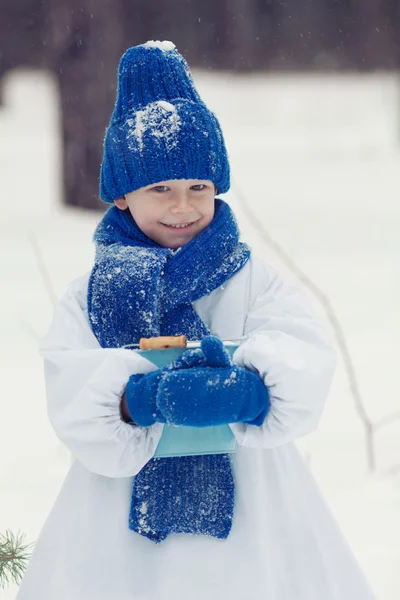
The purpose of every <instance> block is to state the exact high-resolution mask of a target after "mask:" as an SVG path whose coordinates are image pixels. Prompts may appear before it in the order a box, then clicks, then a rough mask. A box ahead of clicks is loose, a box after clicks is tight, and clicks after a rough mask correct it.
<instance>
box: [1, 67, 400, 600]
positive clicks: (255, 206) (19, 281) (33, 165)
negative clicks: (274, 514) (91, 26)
mask: <svg viewBox="0 0 400 600" xmlns="http://www.w3.org/2000/svg"><path fill="white" fill-rule="evenodd" d="M196 80H197V83H198V86H199V88H200V91H201V92H202V93H203V95H204V97H205V99H206V101H207V102H208V104H209V105H210V106H211V107H212V108H213V109H214V110H215V111H216V112H217V114H218V116H219V117H220V120H221V122H222V125H223V129H224V132H225V136H226V139H227V144H228V148H229V150H230V156H231V162H232V171H233V178H234V181H233V188H232V191H231V192H230V193H229V195H228V199H229V201H230V202H231V204H232V206H233V208H234V210H235V211H236V212H237V215H238V218H239V222H240V225H241V229H242V232H243V237H244V239H245V240H246V241H248V242H249V243H250V244H251V246H252V247H253V249H254V251H255V252H257V253H258V254H260V255H261V256H263V257H264V258H265V260H266V261H268V262H270V263H272V264H274V265H275V266H278V267H279V268H282V269H284V270H285V271H288V270H289V268H288V265H287V263H285V262H284V261H283V259H282V255H281V253H280V251H279V250H278V247H277V245H279V246H280V247H281V248H282V249H283V250H284V251H285V252H286V253H287V254H288V255H290V257H291V258H292V260H293V261H294V262H295V263H296V265H297V268H298V269H300V270H301V271H302V272H303V273H304V274H305V275H306V276H307V277H308V278H310V279H311V280H312V281H313V282H314V284H315V285H316V286H318V288H319V289H320V290H321V291H322V292H323V293H324V294H325V295H326V297H328V298H329V300H330V303H331V305H332V308H333V310H334V311H335V314H336V316H337V318H338V319H339V322H340V325H341V327H342V329H343V332H344V335H345V339H346V342H347V346H348V349H349V352H350V356H351V359H352V361H353V363H354V367H355V372H356V377H357V380H358V385H359V389H360V393H361V395H362V399H363V402H364V404H365V408H366V410H367V412H368V414H369V416H370V418H371V419H372V420H373V421H378V420H379V419H380V418H382V417H385V416H386V415H388V414H390V413H393V412H395V411H396V410H397V411H399V398H400V382H399V375H398V373H399V371H398V360H399V359H400V316H399V308H398V307H399V300H400V277H399V275H400V269H399V264H400V261H399V258H400V235H399V233H400V202H399V194H400V178H399V173H400V168H399V166H400V118H399V117H400V82H399V80H398V79H396V77H394V76H393V75H385V74H382V75H373V76H361V75H352V76H343V77H339V76H332V77H321V76H319V77H317V76H306V77H304V76H285V77H279V76H273V77H268V78H267V77H265V76H264V77H263V76H257V77H254V76H253V77H250V76H241V77H235V76H232V75H225V74H218V75H216V76H211V75H209V74H204V73H198V74H197V75H196ZM4 84H5V87H4V100H5V102H6V105H5V106H4V107H3V108H2V109H0V181H1V196H2V210H1V218H0V269H1V276H0V280H1V296H0V303H1V304H0V305H1V312H0V332H1V338H0V340H1V341H0V359H1V389H2V400H1V410H0V457H1V458H0V461H1V469H0V531H3V530H5V529H6V528H11V529H13V530H18V529H21V530H23V531H25V532H26V533H27V537H28V539H29V540H32V541H33V540H35V539H36V538H37V536H38V533H39V531H40V528H41V526H42V524H43V522H44V520H45V518H46V515H47V514H48V512H49V510H50V508H51V506H52V503H53V501H54V499H55V496H56V494H57V492H58V489H59V487H60V485H61V483H62V481H63V478H64V476H65V473H66V471H67V469H68V467H69V462H70V457H69V454H68V452H67V451H66V450H65V449H64V448H63V447H62V446H61V444H60V443H59V442H58V440H57V439H56V437H55V435H54V434H53V432H52V430H51V428H50V425H49V424H48V422H47V419H46V407H45V395H44V382H43V377H42V367H41V361H40V358H39V357H38V354H37V344H38V339H39V338H40V336H42V335H43V333H44V332H45V330H46V328H47V327H48V325H49V322H50V319H51V315H52V297H53V295H54V296H55V297H60V296H61V295H62V294H63V291H64V290H65V287H66V285H67V284H68V282H69V281H70V280H71V279H72V278H74V277H76V276H78V275H80V274H82V273H83V272H85V271H87V270H89V269H90V266H91V262H92V257H93V250H92V245H91V234H92V231H93V229H94V227H95V224H96V222H97V220H98V217H99V215H96V214H92V213H89V212H86V211H79V210H71V209H65V208H62V207H61V206H60V197H61V184H60V141H59V133H58V127H59V114H58V108H57V106H58V104H57V90H56V88H55V85H54V82H53V81H52V80H51V79H49V78H48V77H47V76H46V75H45V74H40V73H35V72H33V73H32V72H30V73H29V72H25V73H24V72H19V73H15V74H12V75H11V76H10V77H9V78H8V79H7V81H5V82H4ZM268 236H269V237H268ZM270 238H272V242H271V239H270ZM43 261H44V263H45V268H44V266H43ZM46 272H48V274H49V277H50V281H51V283H50V284H49V283H47V280H46V276H45V273H46ZM306 292H307V293H308V294H309V295H310V298H311V299H312V301H313V302H314V304H315V307H316V308H317V310H318V311H320V313H321V315H322V316H323V318H325V319H326V320H327V326H328V327H330V321H328V319H327V316H326V315H325V313H324V311H323V308H322V305H321V303H320V301H319V299H318V297H317V296H316V295H314V294H313V292H312V291H311V290H310V289H306ZM375 442H376V444H375V451H376V460H377V466H376V471H375V472H374V473H373V474H370V473H368V470H367V462H366V453H365V438H364V429H363V427H362V425H361V422H360V420H359V418H358V416H357V412H356V410H355V404H354V399H353V395H352V393H351V390H350V385H349V379H348V377H347V374H346V370H345V368H344V363H343V360H341V361H340V364H339V368H338V371H337V376H336V379H335V383H334V386H333V388H332V393H331V396H330V399H329V402H328V406H327V409H326V411H325V414H324V417H323V420H322V423H321V425H320V428H319V429H318V431H317V432H316V433H315V434H313V435H311V436H308V437H307V438H305V439H304V440H301V441H300V442H299V446H300V448H301V450H302V451H303V452H304V454H305V456H306V457H307V460H308V462H309V465H310V468H311V469H312V471H313V473H314V475H315V477H316V478H317V480H318V482H319V484H320V486H321V488H322V490H323V492H324V494H325V496H326V498H327V500H328V503H329V504H330V506H331V509H332V511H333V513H334V514H335V516H336V519H337V520H338V521H339V524H340V526H341V528H342V530H343V531H344V533H345V535H346V536H347V538H348V540H349V543H350V545H351V547H352V548H353V551H354V552H355V554H356V556H357V558H358V560H359V562H360V564H361V565H362V567H363V569H364V570H365V572H366V574H367V576H368V578H369V581H370V583H371V585H372V587H373V589H374V590H375V592H376V595H377V598H378V600H398V599H399V597H400V542H399V540H400V419H398V420H397V421H394V422H393V423H392V424H390V425H388V426H386V427H384V428H382V429H381V430H380V431H379V432H378V433H377V435H376V439H375ZM0 597H1V598H2V600H13V599H14V598H15V588H9V589H8V590H5V591H0ZM39 597H40V591H38V598H39ZM293 600H295V599H293ZM321 600H323V599H322V598H321ZM354 600H357V599H354Z"/></svg>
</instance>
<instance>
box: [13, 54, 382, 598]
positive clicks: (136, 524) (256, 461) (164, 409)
mask: <svg viewBox="0 0 400 600" xmlns="http://www.w3.org/2000/svg"><path fill="white" fill-rule="evenodd" d="M228 188H229V164H228V158H227V153H226V149H225V145H224V139H223V136H222V132H221V129H220V126H219V123H218V121H217V119H216V117H215V116H214V115H213V114H212V113H211V112H210V111H209V110H208V109H207V107H206V106H205V104H204V103H203V102H202V100H201V98H200V97H199V94H198V92H197V91H196V89H195V87H194V85H193V81H192V78H191V75H190V72H189V68H188V66H187V64H186V62H185V60H184V59H183V57H182V56H181V55H180V54H179V53H178V52H177V50H176V49H175V47H174V45H173V44H171V43H170V42H148V43H147V44H144V45H141V46H137V47H134V48H130V49H129V50H128V51H127V52H126V53H125V54H124V56H123V57H122V59H121V62H120V65H119V77H118V97H117V101H116V105H115V109H114V112H113V115H112V118H111V123H110V126H109V128H108V130H107V133H106V138H105V141H104V158H103V163H102V168H101V181H100V193H101V198H102V199H103V200H104V201H105V202H108V203H109V204H111V205H112V206H111V207H110V208H109V210H108V211H107V212H106V214H105V215H104V217H103V219H102V220H101V222H100V224H99V226H98V228H97V230H96V233H95V238H94V239H95V243H96V261H95V265H94V267H93V270H92V272H91V273H90V275H88V276H85V277H81V278H80V279H78V280H76V281H75V282H73V283H72V284H71V286H70V288H69V290H68V292H67V294H66V296H65V297H64V298H63V300H62V301H61V302H60V304H59V305H58V307H57V309H56V313H55V316H54V320H53V324H52V326H51V328H50V331H49V333H48V334H47V336H46V338H45V340H44V341H43V344H42V353H43V356H44V360H45V375H46V384H47V393H48V410H49V417H50V421H51V423H52V425H53V426H54V428H55V431H56V432H57V434H58V436H59V437H60V439H61V440H62V441H63V442H64V443H65V445H66V446H67V447H68V448H69V449H70V451H71V452H72V454H73V456H74V458H75V459H76V460H75V462H74V464H73V465H72V467H71V469H70V471H69V473H68V475H67V478H66V481H65V483H64V486H63V488H62V490H61V492H60V495H59V497H58V499H57V501H56V503H55V506H54V508H53V510H52V512H51V514H50V516H49V518H48V520H47V522H46V524H45V526H44V528H43V531H42V533H41V536H40V538H39V540H38V542H37V545H36V549H35V552H34V555H33V557H32V560H31V563H30V565H29V568H28V570H27V573H26V575H25V578H24V581H23V583H22V586H21V588H20V592H19V595H18V600H32V599H35V598H40V600H91V599H93V600H94V599H95V600H111V599H115V600H134V599H138V600H139V599H141V600H170V599H173V600H184V599H185V600H188V599H189V600H205V599H206V598H208V599H210V600H212V599H214V598H215V599H218V600H224V599H226V600H235V599H238V600H239V599H240V600H243V599H246V600H256V599H257V600H258V599H261V598H265V599H266V600H368V599H369V600H370V599H372V593H371V592H370V591H369V589H368V586H367V584H366V583H365V581H364V579H363V576H362V574H361V573H360V571H359V569H358V567H357V565H356V564H355V562H354V559H353V557H352V556H351V553H350V552H349V550H348V548H347V545H346V543H345V541H344V540H343V539H342V537H341V534H340V532H339V531H338V529H337V526H336V525H335V523H334V521H333V520H332V517H331V516H330V513H329V511H328V509H327V508H326V506H325V504H324V502H323V500H322V498H321V497H320V494H319V491H318V489H317V488H316V485H315V483H314V481H313V480H312V478H311V476H310V474H309V473H308V471H307V469H306V467H305V465H304V463H303V461H302V459H301V457H300V455H299V453H298V452H297V450H296V449H295V447H294V445H293V443H292V442H293V441H294V440H295V439H296V438H298V437H300V436H303V435H305V434H307V433H309V432H310V431H312V430H313V429H315V427H316V426H317V424H318V421H319V418H320V415H321V412H322V410H323V407H324V403H325V400H326V397H327V395H328V391H329V387H330V384H331V380H332V374H333V370H334V364H335V357H334V352H333V350H332V348H331V345H330V343H329V341H328V340H327V337H326V335H325V333H324V331H323V329H322V327H321V325H320V324H319V322H318V320H317V319H316V317H315V315H314V313H313V311H312V310H311V309H310V307H309V306H308V304H307V302H306V300H305V299H304V298H303V297H302V295H301V294H300V293H299V292H298V291H297V290H296V289H294V288H293V286H292V285H291V284H290V283H288V282H287V281H285V280H284V279H283V278H282V276H281V275H280V274H279V273H278V272H277V271H275V270H274V269H272V268H271V267H269V266H266V265H264V264H263V263H262V262H260V261H259V260H258V259H256V258H255V257H254V256H253V255H252V254H251V252H250V250H249V248H248V247H247V246H246V245H245V244H242V243H240V242H239V232H238V229H237V225H236V221H235V218H234V216H233V214H232V211H231V209H230V208H229V206H228V205H227V204H226V203H225V202H223V201H222V200H220V199H216V198H215V194H216V193H218V194H219V193H224V192H226V191H227V190H228ZM182 334H185V335H186V336H187V337H188V339H189V340H199V339H200V340H203V341H202V350H201V351H197V352H193V351H192V352H190V351H188V352H187V353H186V354H185V355H184V357H183V358H181V359H180V360H178V361H176V363H175V364H172V365H170V366H169V368H165V369H161V370H158V369H155V367H153V366H152V365H151V363H149V362H148V361H147V360H145V359H144V358H143V357H141V356H140V355H138V354H137V353H136V352H134V351H132V350H130V349H127V348H124V346H127V345H128V344H134V343H137V342H138V341H139V339H140V338H141V337H152V336H159V335H182ZM210 334H212V335H210ZM229 339H242V343H241V345H240V347H239V349H238V350H237V351H236V353H235V356H234V364H233V363H232V361H231V360H230V359H229V357H228V356H227V354H226V353H225V351H224V348H223V346H222V344H221V342H220V341H219V340H229ZM164 423H172V424H177V425H180V424H183V425H194V426H207V425H219V424H229V426H230V428H231V430H232V431H233V433H234V435H235V437H236V441H237V450H236V452H235V454H233V455H231V456H229V455H227V454H220V455H217V454H216V455H206V456H194V457H193V456H192V457H181V458H160V459H154V458H153V455H154V452H155V450H156V448H157V444H158V442H159V440H160V437H161V435H162V431H163V427H164V425H163V424H164Z"/></svg>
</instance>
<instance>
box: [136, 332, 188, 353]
mask: <svg viewBox="0 0 400 600" xmlns="http://www.w3.org/2000/svg"><path fill="white" fill-rule="evenodd" d="M186 344H187V339H186V335H167V336H160V337H153V338H141V339H140V342H139V347H140V349H141V350H162V349H164V348H186Z"/></svg>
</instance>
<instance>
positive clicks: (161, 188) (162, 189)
mask: <svg viewBox="0 0 400 600" xmlns="http://www.w3.org/2000/svg"><path fill="white" fill-rule="evenodd" d="M151 191H152V192H157V193H158V194H163V193H164V192H167V191H168V186H167V185H156V186H155V187H153V188H151Z"/></svg>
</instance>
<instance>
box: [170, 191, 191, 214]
mask: <svg viewBox="0 0 400 600" xmlns="http://www.w3.org/2000/svg"><path fill="white" fill-rule="evenodd" d="M174 200H175V202H174V204H173V207H172V209H171V210H172V211H173V212H174V213H176V214H186V213H189V212H190V211H191V206H190V203H189V199H188V197H187V196H186V194H177V195H176V196H175V198H174Z"/></svg>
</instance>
